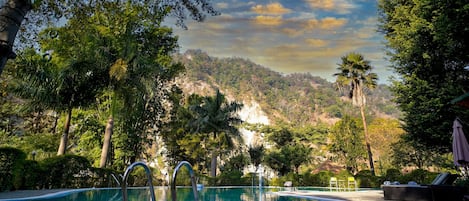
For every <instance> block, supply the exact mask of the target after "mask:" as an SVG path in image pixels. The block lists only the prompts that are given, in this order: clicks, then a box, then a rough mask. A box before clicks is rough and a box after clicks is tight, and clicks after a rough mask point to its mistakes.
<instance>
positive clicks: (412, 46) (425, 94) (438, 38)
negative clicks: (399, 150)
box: [379, 0, 469, 153]
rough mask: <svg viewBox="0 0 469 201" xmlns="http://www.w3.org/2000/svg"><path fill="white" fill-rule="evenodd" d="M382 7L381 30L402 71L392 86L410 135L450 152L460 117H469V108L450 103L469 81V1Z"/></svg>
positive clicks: (393, 2)
mask: <svg viewBox="0 0 469 201" xmlns="http://www.w3.org/2000/svg"><path fill="white" fill-rule="evenodd" d="M379 12H380V22H381V23H380V31H381V32H383V33H384V34H385V39H386V41H387V42H386V44H387V47H388V48H389V49H388V54H389V55H390V59H391V62H392V68H393V70H394V71H395V72H396V73H397V74H398V75H399V79H396V80H395V82H394V83H393V86H392V91H393V93H394V96H395V101H396V103H397V104H398V106H399V108H400V109H401V111H402V112H403V118H402V120H403V128H404V130H405V131H406V135H405V140H406V141H407V142H408V143H411V144H413V145H412V146H419V147H422V148H424V149H425V150H428V151H437V152H438V153H447V152H449V151H450V147H451V145H450V143H451V140H450V138H451V134H450V133H451V128H452V127H451V125H452V121H453V120H454V117H455V116H459V117H460V118H463V119H467V118H469V115H468V110H464V109H461V108H458V107H457V106H455V105H451V104H450V101H451V100H452V99H454V98H455V97H458V96H459V95H461V94H463V93H464V90H465V91H467V90H468V88H467V86H469V83H468V82H469V79H468V77H469V71H467V70H465V68H466V66H468V64H469V38H468V37H467V34H469V30H468V29H467V27H468V26H469V22H468V21H467V20H465V19H467V17H469V4H468V2H467V1H461V0H455V1H444V0H435V1H425V0H415V1H397V0H391V1H386V0H380V1H379Z"/></svg>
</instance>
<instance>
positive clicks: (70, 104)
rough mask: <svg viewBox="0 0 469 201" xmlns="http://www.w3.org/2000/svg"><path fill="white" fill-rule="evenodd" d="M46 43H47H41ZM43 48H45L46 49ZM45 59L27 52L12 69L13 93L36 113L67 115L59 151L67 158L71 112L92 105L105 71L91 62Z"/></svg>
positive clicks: (52, 54) (31, 51)
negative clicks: (48, 112) (43, 111)
mask: <svg viewBox="0 0 469 201" xmlns="http://www.w3.org/2000/svg"><path fill="white" fill-rule="evenodd" d="M41 42H44V41H41ZM43 47H46V48H47V46H45V45H43ZM55 55H56V54H54V53H50V55H48V57H44V56H42V55H40V54H38V53H37V52H35V51H34V50H28V51H25V52H24V54H21V55H20V59H19V60H18V61H17V62H16V63H15V65H14V66H13V69H14V70H13V71H14V72H15V74H14V77H15V82H14V83H15V84H13V85H12V87H11V88H12V91H14V93H15V94H17V95H18V96H20V97H21V98H24V99H26V100H28V102H27V104H28V106H29V107H33V108H35V109H36V110H47V109H49V110H56V111H59V112H65V114H66V121H65V125H64V131H63V134H62V137H61V140H60V145H59V148H58V151H57V154H58V155H62V154H65V151H66V148H67V142H68V134H69V129H70V121H71V118H72V110H73V109H74V108H78V107H86V106H88V105H90V104H91V103H92V102H93V101H94V98H95V96H96V95H97V93H98V92H99V90H100V85H102V83H100V81H102V79H100V78H101V76H102V74H103V71H100V69H98V68H95V65H93V64H92V62H90V61H83V60H82V61H80V60H73V59H69V60H63V59H61V58H51V59H49V58H50V57H54V56H55Z"/></svg>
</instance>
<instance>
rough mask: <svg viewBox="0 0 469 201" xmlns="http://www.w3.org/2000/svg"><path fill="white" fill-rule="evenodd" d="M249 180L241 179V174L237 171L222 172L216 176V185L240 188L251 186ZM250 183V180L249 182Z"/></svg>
mask: <svg viewBox="0 0 469 201" xmlns="http://www.w3.org/2000/svg"><path fill="white" fill-rule="evenodd" d="M248 179H249V178H243V173H242V172H241V171H239V170H234V171H224V172H222V173H221V175H220V176H218V185H221V186H223V185H233V186H242V185H248V184H251V183H250V182H248ZM249 181H250V180H249Z"/></svg>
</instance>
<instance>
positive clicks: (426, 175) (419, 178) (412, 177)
mask: <svg viewBox="0 0 469 201" xmlns="http://www.w3.org/2000/svg"><path fill="white" fill-rule="evenodd" d="M437 174H438V173H432V172H429V171H427V170H423V169H416V170H413V171H412V172H410V173H408V174H405V175H402V177H401V179H400V182H401V183H408V182H409V181H415V182H417V183H419V184H430V183H432V181H433V179H435V177H436V175H437Z"/></svg>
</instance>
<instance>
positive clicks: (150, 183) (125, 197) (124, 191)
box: [121, 162, 156, 201]
mask: <svg viewBox="0 0 469 201" xmlns="http://www.w3.org/2000/svg"><path fill="white" fill-rule="evenodd" d="M136 166H142V167H143V168H144V169H145V173H146V174H147V179H148V181H147V182H148V187H149V188H150V196H151V201H156V198H155V189H153V181H152V179H151V170H150V168H149V167H148V166H147V165H146V164H145V163H144V162H135V163H132V165H130V166H129V167H127V169H126V170H125V173H124V177H123V178H122V179H123V181H122V183H121V185H122V198H123V201H128V200H129V198H128V195H127V179H128V178H129V175H130V172H132V170H133V169H134V168H135V167H136Z"/></svg>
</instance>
